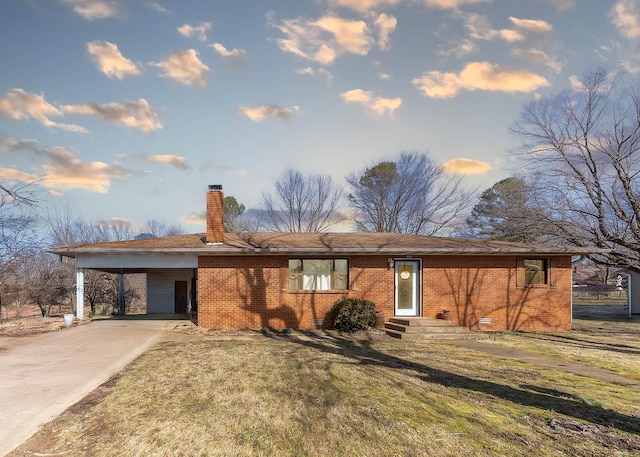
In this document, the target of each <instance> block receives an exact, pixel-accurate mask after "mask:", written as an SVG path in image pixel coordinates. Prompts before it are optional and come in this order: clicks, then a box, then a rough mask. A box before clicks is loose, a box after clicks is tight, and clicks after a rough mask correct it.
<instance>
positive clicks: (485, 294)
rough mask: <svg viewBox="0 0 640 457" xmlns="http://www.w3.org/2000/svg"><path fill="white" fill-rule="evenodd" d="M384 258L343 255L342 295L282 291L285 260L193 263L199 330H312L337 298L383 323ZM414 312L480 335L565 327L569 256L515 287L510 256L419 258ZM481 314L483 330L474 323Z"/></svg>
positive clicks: (388, 292) (388, 272)
mask: <svg viewBox="0 0 640 457" xmlns="http://www.w3.org/2000/svg"><path fill="white" fill-rule="evenodd" d="M387 259H388V257H386V256H355V257H350V258H349V285H350V289H349V290H345V291H331V292H308V291H304V292H302V291H292V292H290V291H288V290H287V287H288V280H287V273H288V270H287V268H288V262H287V260H288V257H277V256H242V257H200V258H199V259H198V325H199V326H201V327H204V328H254V329H257V328H263V327H270V328H276V329H281V328H285V327H291V328H300V329H312V328H317V327H318V325H316V324H315V323H314V322H313V320H314V319H325V321H324V325H323V326H324V327H327V326H329V325H330V324H331V323H330V322H329V319H327V318H328V313H329V310H330V309H331V307H332V305H333V303H335V302H336V301H337V300H339V299H340V298H343V297H357V298H366V299H367V300H371V301H373V302H374V303H376V305H377V310H379V311H382V312H383V313H384V315H385V318H388V317H391V316H393V314H394V270H393V268H389V266H388V261H387ZM422 262H423V264H422V275H423V288H422V301H423V309H422V315H423V316H425V317H435V316H436V314H437V313H439V312H441V311H442V310H443V309H449V310H451V311H452V313H453V319H454V323H455V324H459V325H466V326H468V327H470V328H472V329H478V328H479V329H481V330H500V329H512V330H529V331H531V330H555V331H565V330H570V329H571V263H570V258H569V257H568V256H567V257H554V258H553V259H552V261H551V280H552V283H553V284H550V285H544V286H536V287H518V286H517V282H516V273H517V270H518V268H517V267H518V259H516V258H515V257H507V256H504V257H461V256H458V257H454V256H428V257H424V258H422ZM481 317H488V318H491V319H492V324H491V325H486V324H479V319H480V318H481Z"/></svg>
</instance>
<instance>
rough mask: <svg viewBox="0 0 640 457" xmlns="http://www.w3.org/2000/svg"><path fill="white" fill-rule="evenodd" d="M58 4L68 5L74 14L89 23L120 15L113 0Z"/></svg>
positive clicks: (64, 1) (71, 0)
mask: <svg viewBox="0 0 640 457" xmlns="http://www.w3.org/2000/svg"><path fill="white" fill-rule="evenodd" d="M60 2H61V3H63V4H65V5H69V6H70V7H71V8H72V9H73V11H74V12H75V13H76V14H79V15H80V16H82V17H83V18H85V19H88V20H90V21H93V20H94V19H108V18H112V17H119V16H121V15H122V10H121V7H120V5H119V3H118V2H117V1H115V0H60Z"/></svg>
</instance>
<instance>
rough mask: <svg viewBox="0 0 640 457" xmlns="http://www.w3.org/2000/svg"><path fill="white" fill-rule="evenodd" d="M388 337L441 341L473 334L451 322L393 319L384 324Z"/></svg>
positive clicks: (408, 318) (423, 318)
mask: <svg viewBox="0 0 640 457" xmlns="http://www.w3.org/2000/svg"><path fill="white" fill-rule="evenodd" d="M384 329H385V332H386V334H387V335H389V336H391V337H393V338H400V339H403V340H439V339H453V338H464V337H465V336H466V335H468V334H469V333H471V331H470V330H469V329H468V328H467V327H458V326H456V325H453V324H452V323H451V321H446V320H443V319H430V318H427V317H392V318H390V319H389V321H388V322H385V323H384Z"/></svg>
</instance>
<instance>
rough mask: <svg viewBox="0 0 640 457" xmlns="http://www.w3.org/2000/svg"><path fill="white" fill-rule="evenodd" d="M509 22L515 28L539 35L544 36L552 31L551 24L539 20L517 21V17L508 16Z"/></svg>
mask: <svg viewBox="0 0 640 457" xmlns="http://www.w3.org/2000/svg"><path fill="white" fill-rule="evenodd" d="M509 20H510V21H511V22H513V25H515V26H516V27H517V28H519V29H522V30H526V31H528V32H531V33H536V34H539V35H546V34H547V33H551V31H552V30H553V26H552V25H551V24H549V23H548V22H547V21H542V20H539V19H518V18H517V17H513V16H509Z"/></svg>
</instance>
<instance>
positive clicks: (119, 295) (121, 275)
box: [118, 271, 125, 316]
mask: <svg viewBox="0 0 640 457" xmlns="http://www.w3.org/2000/svg"><path fill="white" fill-rule="evenodd" d="M118 300H119V302H120V303H119V305H120V315H121V316H124V312H125V308H124V271H120V291H119V293H118Z"/></svg>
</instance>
